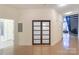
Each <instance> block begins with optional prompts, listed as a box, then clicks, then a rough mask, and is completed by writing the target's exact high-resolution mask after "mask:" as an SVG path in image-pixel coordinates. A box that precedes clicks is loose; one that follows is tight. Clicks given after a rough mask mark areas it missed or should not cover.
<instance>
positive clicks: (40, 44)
mask: <svg viewBox="0 0 79 59" xmlns="http://www.w3.org/2000/svg"><path fill="white" fill-rule="evenodd" d="M34 22H41V25H40V27H41V38H40V39H41V40H40V41H41V43H40V44H39V43H36V44H35V43H34ZM42 22H49V43H42ZM32 44H33V45H50V44H51V21H50V20H32Z"/></svg>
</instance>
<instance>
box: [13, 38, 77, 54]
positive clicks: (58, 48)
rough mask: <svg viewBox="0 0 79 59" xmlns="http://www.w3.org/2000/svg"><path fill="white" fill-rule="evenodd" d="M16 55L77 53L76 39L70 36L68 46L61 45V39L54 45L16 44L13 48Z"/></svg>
mask: <svg viewBox="0 0 79 59" xmlns="http://www.w3.org/2000/svg"><path fill="white" fill-rule="evenodd" d="M14 54H16V55H78V54H79V49H78V39H77V37H70V40H69V47H68V48H66V47H64V46H63V40H62V41H61V42H59V43H57V44H56V45H54V46H51V45H33V46H18V47H17V48H16V49H15V53H14Z"/></svg>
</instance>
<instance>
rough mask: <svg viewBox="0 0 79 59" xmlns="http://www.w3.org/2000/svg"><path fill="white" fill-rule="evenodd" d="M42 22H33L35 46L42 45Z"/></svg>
mask: <svg viewBox="0 0 79 59" xmlns="http://www.w3.org/2000/svg"><path fill="white" fill-rule="evenodd" d="M40 25H41V22H37V21H34V22H33V44H41V26H40Z"/></svg>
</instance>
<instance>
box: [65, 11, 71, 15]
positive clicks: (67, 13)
mask: <svg viewBox="0 0 79 59" xmlns="http://www.w3.org/2000/svg"><path fill="white" fill-rule="evenodd" d="M71 13H72V12H71V11H70V12H66V13H64V14H65V15H69V14H71Z"/></svg>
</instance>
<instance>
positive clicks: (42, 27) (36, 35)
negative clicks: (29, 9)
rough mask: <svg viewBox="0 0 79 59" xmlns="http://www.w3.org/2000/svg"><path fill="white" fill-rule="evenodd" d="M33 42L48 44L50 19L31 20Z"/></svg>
mask: <svg viewBox="0 0 79 59" xmlns="http://www.w3.org/2000/svg"><path fill="white" fill-rule="evenodd" d="M32 31H33V34H32V36H33V37H32V38H33V41H32V43H33V44H41V45H42V44H45V45H46V44H50V20H33V22H32Z"/></svg>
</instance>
